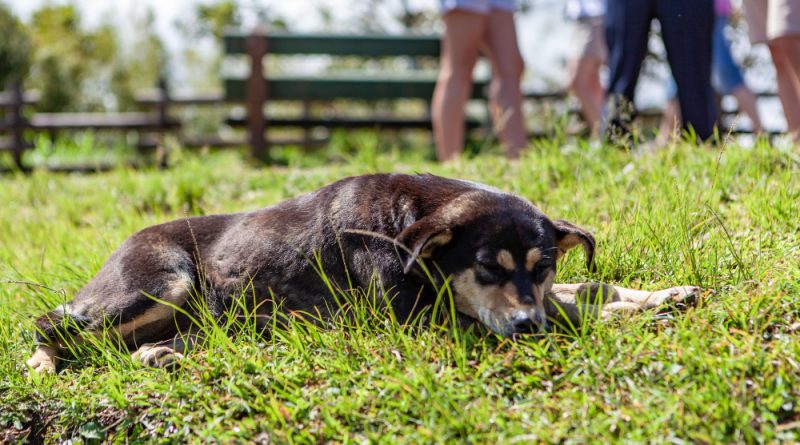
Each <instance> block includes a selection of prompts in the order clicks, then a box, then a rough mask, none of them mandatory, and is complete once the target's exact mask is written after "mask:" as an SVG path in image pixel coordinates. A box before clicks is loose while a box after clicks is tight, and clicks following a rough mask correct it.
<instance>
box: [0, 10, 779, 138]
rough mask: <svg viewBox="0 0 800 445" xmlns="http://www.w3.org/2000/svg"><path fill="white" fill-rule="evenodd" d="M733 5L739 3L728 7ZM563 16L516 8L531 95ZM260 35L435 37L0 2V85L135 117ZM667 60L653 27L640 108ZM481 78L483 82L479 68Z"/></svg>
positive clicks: (661, 80)
mask: <svg viewBox="0 0 800 445" xmlns="http://www.w3.org/2000/svg"><path fill="white" fill-rule="evenodd" d="M739 3H740V2H738V1H736V0H734V6H735V7H738V6H739ZM737 9H738V8H737ZM563 10H564V0H523V1H522V2H521V4H520V10H519V12H518V14H517V17H516V20H517V27H518V28H517V29H518V32H519V44H520V47H521V49H522V52H523V57H524V59H525V63H526V72H525V77H524V82H523V89H524V90H525V91H527V92H553V91H564V90H565V89H566V85H565V82H566V78H567V76H566V57H567V54H568V47H569V43H570V37H571V31H572V29H573V28H572V27H573V24H572V23H571V22H569V21H567V20H565V18H564V14H563V12H564V11H563ZM731 23H732V25H733V26H732V27H731V29H729V30H728V31H729V36H728V37H729V38H730V39H731V41H732V50H733V54H734V58H735V59H736V60H737V61H739V62H740V63H741V64H742V65H743V66H744V67H745V71H746V81H747V83H748V85H749V86H750V87H751V88H752V89H753V90H754V91H755V92H757V93H771V92H774V91H775V75H774V70H773V67H772V64H771V63H770V58H769V52H768V51H767V49H766V47H758V46H757V47H751V45H750V44H749V41H748V39H747V34H746V28H745V26H746V25H745V24H744V20H743V19H742V17H741V14H739V13H735V14H734V16H733V17H732V20H731ZM256 24H267V26H268V29H270V30H285V31H291V32H331V33H337V32H343V33H369V32H376V33H417V34H431V33H438V32H441V31H442V29H441V28H442V24H441V21H440V20H439V11H438V1H437V0H360V1H352V0H350V1H348V0H295V1H275V0H261V1H253V0H168V1H167V0H116V1H114V2H105V1H98V0H71V1H57V0H0V29H3V30H4V31H3V35H2V36H0V85H4V84H6V82H7V81H8V80H9V79H12V78H15V77H16V78H21V79H23V83H24V88H25V89H26V90H36V91H37V92H38V94H39V97H38V102H37V103H36V104H35V105H34V107H33V108H34V109H35V111H40V112H41V111H46V112H65V111H82V112H85V111H103V112H119V111H132V110H136V109H137V102H136V93H137V92H138V91H141V90H143V89H148V88H150V89H152V88H153V87H154V86H155V85H156V83H157V81H158V79H159V78H164V79H166V80H167V82H168V84H169V86H170V93H171V94H176V95H180V94H186V95H190V94H198V93H204V92H215V91H220V90H221V89H222V85H221V78H222V77H224V76H225V75H244V74H246V71H247V66H248V65H247V64H246V61H243V60H239V61H237V60H226V59H224V58H223V54H222V45H221V36H222V35H223V33H224V32H226V31H230V30H240V31H244V32H248V31H250V30H251V29H252V28H253V27H254V26H255V25H256ZM762 46H763V45H762ZM664 57H665V54H664V49H663V45H662V44H661V41H660V38H659V36H658V25H657V23H656V24H655V25H654V27H653V32H652V36H651V41H650V56H649V57H648V60H647V61H646V63H645V66H644V71H643V76H642V78H641V81H640V83H639V89H640V93H639V94H637V105H638V106H639V107H641V108H643V109H647V108H660V107H662V106H663V104H664V102H665V101H666V94H665V87H664V84H665V78H666V77H667V76H668V68H667V67H666V64H665V63H664ZM371 63H375V62H374V61H369V60H358V61H354V60H346V61H344V62H343V61H341V60H338V59H337V60H332V59H330V58H326V57H322V56H321V57H308V56H305V57H299V58H296V57H295V58H293V57H291V56H286V57H281V58H280V59H278V60H272V62H271V65H270V66H269V67H268V70H269V71H270V72H284V71H285V72H293V73H297V72H300V73H306V72H312V71H315V72H320V71H325V70H330V69H332V67H333V68H335V66H334V65H335V64H347V65H348V69H368V68H369V65H370V64H371ZM477 70H478V71H479V73H478V75H484V76H485V75H488V67H487V66H485V64H483V65H479V66H478V67H477ZM0 89H1V88H0ZM642 90H643V93H644V94H642ZM726 100H728V99H726ZM723 105H724V101H723ZM759 106H760V108H761V114H762V119H763V121H764V124H765V127H766V128H768V129H769V128H777V129H781V128H784V121H783V116H782V113H781V108H780V104H779V102H778V100H777V98H775V97H764V98H762V100H761V101H760V103H759ZM532 108H533V109H532ZM188 113H189V114H188V115H187V114H186V113H184V115H183V116H182V119H183V121H184V122H186V123H187V124H186V125H187V126H189V127H192V128H194V129H195V130H199V132H200V133H216V132H217V131H218V130H219V126H220V122H221V116H222V115H223V114H225V113H227V111H225V112H223V111H219V110H217V111H215V110H210V111H208V110H206V111H190V112H188ZM192 113H193V114H192ZM537 113H540V111H537V110H536V109H535V104H533V105H531V104H528V110H526V115H527V118H528V120H529V122H531V121H532V122H539V123H541V122H545V120H544V119H543V118H541V114H537ZM562 114H563V113H562Z"/></svg>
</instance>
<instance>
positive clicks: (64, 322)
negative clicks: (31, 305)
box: [35, 305, 92, 345]
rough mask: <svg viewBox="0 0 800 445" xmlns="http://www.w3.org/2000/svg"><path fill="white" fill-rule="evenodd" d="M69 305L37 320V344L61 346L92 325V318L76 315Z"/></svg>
mask: <svg viewBox="0 0 800 445" xmlns="http://www.w3.org/2000/svg"><path fill="white" fill-rule="evenodd" d="M69 309H70V308H69V306H68V305H64V306H61V307H58V308H56V309H54V310H52V311H50V312H48V313H46V314H44V315H42V316H40V317H39V318H37V319H36V322H35V325H36V328H35V329H36V333H35V334H36V342H37V343H39V344H51V345H55V344H59V343H64V342H65V341H66V340H67V339H69V338H72V337H73V336H75V335H76V334H77V333H79V332H80V331H83V330H85V329H86V328H87V327H88V326H89V325H91V324H92V319H91V318H90V317H87V316H84V315H80V314H76V313H74V312H72V311H70V310H69Z"/></svg>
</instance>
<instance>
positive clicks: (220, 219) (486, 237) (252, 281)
mask: <svg viewBox="0 0 800 445" xmlns="http://www.w3.org/2000/svg"><path fill="white" fill-rule="evenodd" d="M577 246H581V247H582V248H583V251H584V253H585V255H586V264H587V266H588V267H589V268H590V269H591V268H593V267H594V255H595V239H594V237H593V236H592V234H591V233H589V232H588V231H586V230H584V229H582V228H580V227H578V226H576V225H574V224H572V223H570V222H567V221H564V220H560V219H555V220H551V219H550V218H548V217H547V216H545V215H544V213H542V212H541V211H540V210H539V209H538V208H537V207H535V206H534V205H533V204H531V203H530V202H529V201H527V200H526V199H524V198H521V197H519V196H516V195H513V194H509V193H504V192H502V191H500V190H497V189H495V188H491V187H488V186H485V185H482V184H479V183H474V182H468V181H463V180H457V179H448V178H442V177H437V176H433V175H404V174H374V175H366V176H357V177H350V178H345V179H342V180H340V181H337V182H335V183H333V184H330V185H328V186H325V187H322V188H320V189H318V190H316V191H314V192H311V193H309V194H306V195H303V196H299V197H296V198H294V199H290V200H287V201H284V202H281V203H279V204H277V205H275V206H272V207H267V208H265V209H261V210H257V211H254V212H249V213H236V214H228V215H213V216H200V217H191V218H183V219H178V220H175V221H171V222H167V223H164V224H160V225H156V226H152V227H148V228H145V229H143V230H141V231H140V232H137V233H135V234H134V235H132V236H131V237H130V238H128V239H127V240H126V241H125V242H123V243H122V245H121V246H120V247H119V248H118V249H117V250H116V251H115V252H113V253H112V254H111V257H110V258H109V259H108V261H107V262H106V263H105V264H104V265H103V267H102V268H101V269H100V271H99V272H98V273H97V275H96V276H95V277H94V278H93V279H92V280H91V281H90V282H89V283H88V284H86V286H85V287H83V288H82V289H81V290H80V291H79V292H78V293H77V295H76V296H75V298H74V299H73V300H72V301H71V302H69V303H66V304H64V305H62V306H60V307H57V308H55V309H54V310H52V311H50V312H48V313H47V314H45V315H43V316H41V317H39V318H38V319H37V320H36V322H35V324H36V340H37V348H36V350H35V352H34V353H33V356H32V357H31V358H30V359H29V360H28V361H27V365H28V367H29V369H31V370H32V371H34V372H52V371H55V370H56V366H57V365H58V361H59V357H60V356H61V355H62V354H64V352H65V349H66V346H67V344H68V343H69V342H70V341H79V340H80V339H81V338H83V337H84V336H86V335H98V334H99V333H100V332H108V331H109V330H110V331H112V332H114V333H115V335H116V336H117V337H118V338H119V339H120V340H121V342H122V343H123V344H124V345H125V346H126V347H127V348H129V350H130V351H132V356H133V358H134V359H136V360H139V361H141V362H142V363H144V364H145V365H149V366H165V365H166V364H169V363H174V362H175V361H176V360H178V359H180V358H181V357H182V354H183V353H184V352H185V350H186V349H187V348H189V347H190V346H191V345H190V343H191V341H190V340H187V339H191V338H192V335H193V334H195V333H196V329H195V328H196V327H195V326H194V325H193V323H192V319H193V317H192V314H193V311H195V310H196V308H197V305H196V304H191V302H192V298H193V297H192V296H193V295H194V296H197V295H198V294H199V295H200V297H199V298H200V299H201V301H202V303H203V307H205V308H207V310H208V311H209V312H210V313H211V314H213V316H214V317H217V318H219V319H221V318H223V317H224V316H225V314H226V313H229V312H227V311H229V310H230V309H231V308H232V307H236V305H240V304H244V305H246V306H248V309H249V310H251V311H252V313H253V314H255V315H253V316H254V317H257V318H259V319H266V320H269V319H271V317H273V316H276V315H278V314H298V313H300V314H302V313H305V314H314V315H315V317H316V318H318V319H321V320H325V319H330V317H332V316H333V315H334V314H335V313H336V310H337V299H336V296H335V293H336V291H335V290H351V289H366V288H371V289H375V291H374V294H375V298H376V300H377V301H378V302H379V304H382V305H385V306H386V307H387V308H391V310H392V311H393V312H394V314H395V315H396V317H397V319H398V320H400V321H401V322H404V321H408V320H413V319H415V317H417V316H418V315H419V314H420V313H421V311H425V310H430V308H431V307H432V306H434V304H436V303H437V298H439V299H447V300H448V302H445V303H446V304H450V303H449V302H452V305H454V309H455V312H457V313H458V316H459V318H460V319H462V320H468V321H473V322H476V323H477V324H479V325H483V326H485V327H486V328H488V329H490V330H491V331H494V332H495V333H497V334H499V335H501V336H514V335H516V334H523V333H530V332H533V331H535V330H544V329H546V328H547V326H548V319H550V320H551V321H552V320H564V319H566V320H567V321H569V322H570V323H574V324H578V323H580V322H581V319H582V317H586V316H596V317H604V316H608V315H610V314H614V313H618V312H630V311H638V310H642V309H648V308H654V307H657V306H660V305H662V304H664V303H665V302H668V301H681V300H685V299H688V298H693V297H695V296H697V294H698V292H699V289H698V288H697V287H694V286H683V287H675V288H670V289H666V290H663V291H658V292H648V291H638V290H631V289H624V288H620V287H614V286H610V285H605V284H566V285H558V284H554V283H553V280H554V278H555V275H556V261H557V260H558V259H559V258H561V257H562V256H563V255H564V254H565V253H566V252H567V251H569V250H570V249H572V248H574V247H577ZM323 276H324V277H325V279H323ZM375 283H377V284H378V285H374V284H375ZM370 286H372V287H370ZM443 287H446V288H449V290H450V292H451V295H452V298H448V297H446V296H444V295H446V294H447V292H439V291H440V290H441V289H442V288H443ZM332 290H334V291H332ZM362 294H364V293H362ZM597 295H602V297H603V298H602V299H598V298H596V296H597ZM364 298H366V297H364Z"/></svg>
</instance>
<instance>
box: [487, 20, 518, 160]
mask: <svg viewBox="0 0 800 445" xmlns="http://www.w3.org/2000/svg"><path fill="white" fill-rule="evenodd" d="M486 43H487V47H488V53H489V54H490V57H491V61H492V71H493V73H494V75H493V76H492V84H491V86H490V88H491V89H492V93H491V94H490V96H491V97H492V98H493V99H494V100H493V102H494V103H493V104H492V105H491V109H492V121H493V122H494V126H495V130H496V131H497V133H498V135H499V136H500V140H501V142H502V143H503V146H504V148H505V150H506V154H507V155H508V157H509V158H511V159H516V158H518V157H519V155H520V152H521V151H522V149H524V148H525V147H526V146H527V145H528V137H527V134H526V131H525V120H524V118H523V116H522V91H521V89H520V82H521V80H522V71H523V70H524V68H525V65H524V63H523V61H522V55H521V54H520V52H519V47H518V46H517V32H516V28H515V25H514V14H513V13H512V12H511V11H504V10H500V9H492V10H491V12H490V13H489V21H488V25H487V30H486Z"/></svg>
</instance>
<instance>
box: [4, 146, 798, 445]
mask: <svg viewBox="0 0 800 445" xmlns="http://www.w3.org/2000/svg"><path fill="white" fill-rule="evenodd" d="M364 145H365V150H364V151H363V152H362V153H361V154H358V153H356V154H353V152H352V151H343V152H342V153H341V154H339V155H337V156H338V157H339V159H340V160H343V162H342V161H340V162H339V163H337V164H333V165H327V166H322V165H315V162H314V161H304V160H303V159H302V158H299V157H294V158H292V159H293V160H290V161H289V162H288V163H289V164H290V166H292V167H298V166H305V168H286V167H282V168H275V169H269V168H255V167H253V166H251V165H249V164H247V163H246V162H243V161H242V160H241V158H240V157H238V156H237V155H233V154H219V153H212V154H209V155H205V156H203V157H197V156H192V155H185V154H180V153H178V154H177V155H176V156H174V157H173V159H174V160H175V161H176V162H177V165H176V166H174V167H173V168H170V169H168V170H165V171H156V170H140V171H132V170H118V171H114V172H110V173H103V174H96V175H86V176H80V175H64V174H48V173H42V172H38V173H34V174H32V175H30V176H23V175H6V176H2V177H0V202H2V212H0V280H4V282H3V283H1V284H0V308H2V309H0V442H3V441H6V440H8V441H12V440H19V441H25V440H26V439H28V440H44V441H45V442H59V441H66V440H70V441H71V442H70V443H81V442H83V443H93V442H98V441H110V442H119V443H123V442H133V443H149V442H162V443H176V442H187V441H201V440H214V441H222V442H244V441H254V440H262V441H265V440H267V438H269V440H271V441H272V442H274V443H307V442H326V441H332V442H335V443H337V442H342V443H352V442H359V443H360V442H381V443H395V442H402V443H406V442H410V443H432V442H439V443H441V442H453V441H457V442H476V443H496V442H500V443H517V442H608V441H621V442H644V441H648V442H673V443H680V442H683V441H686V442H700V443H712V442H776V441H798V440H800V406H798V405H799V404H800V332H798V331H800V330H797V329H796V328H795V331H794V332H792V328H791V327H792V325H794V324H796V323H798V322H800V229H799V227H800V216H799V215H800V179H798V175H799V174H800V160H798V156H797V152H796V151H795V152H794V153H792V152H782V151H779V150H777V149H773V148H770V147H768V146H767V145H766V144H761V145H758V146H756V147H755V148H740V147H736V146H727V147H725V148H724V149H719V150H717V149H708V148H698V147H693V146H689V145H680V146H677V147H672V148H671V149H670V150H667V151H664V152H661V153H658V154H656V155H651V156H645V157H640V158H632V157H631V156H629V155H628V154H626V153H622V152H619V151H617V150H614V149H610V148H592V147H589V146H588V145H585V144H578V145H577V146H576V145H574V144H573V145H564V144H562V143H560V142H558V141H556V142H546V143H538V144H536V145H535V146H534V147H533V148H532V149H531V151H530V152H529V153H528V154H527V156H526V157H525V158H524V159H523V160H522V161H520V162H518V163H513V164H512V163H508V162H507V161H505V160H503V159H502V158H500V157H497V156H494V155H486V156H481V157H478V158H475V159H472V160H468V161H464V162H461V163H456V164H451V165H446V166H439V165H436V164H433V163H430V162H428V161H426V160H425V159H424V156H421V155H415V154H413V153H411V154H403V153H402V152H399V151H395V152H392V153H384V152H382V151H381V150H378V149H376V145H375V141H374V140H372V141H371V140H365V141H364ZM376 171H399V172H428V171H430V172H433V173H437V174H442V175H446V176H451V177H460V178H467V179H472V180H477V181H481V182H485V183H488V184H491V185H494V186H497V187H499V188H501V189H503V190H506V191H509V192H514V193H518V194H521V195H523V196H525V197H527V198H529V199H530V200H532V201H533V202H535V203H537V205H539V206H540V207H541V208H542V209H543V210H544V211H545V212H546V213H547V214H549V215H550V216H553V217H560V218H565V219H569V220H571V221H574V222H576V223H578V224H580V225H582V226H584V227H587V228H589V229H591V230H593V232H594V233H595V236H596V237H597V239H598V243H599V255H598V258H597V261H598V266H599V268H598V269H599V270H598V272H597V273H595V274H589V273H588V272H586V271H585V268H584V267H583V258H582V255H581V254H579V253H573V254H570V255H568V257H567V259H566V261H563V262H562V263H561V264H560V267H559V273H558V280H559V281H560V282H578V281H584V280H596V281H605V282H610V283H614V284H618V285H623V286H629V287H641V288H646V289H658V288H662V287H669V286H674V285H683V284H697V285H701V286H702V287H703V288H706V289H710V290H713V292H711V291H709V292H706V293H705V297H704V299H702V300H701V301H700V302H699V304H698V305H697V306H696V307H693V308H690V309H689V310H688V311H687V312H686V313H680V314H671V315H666V316H655V314H653V313H643V314H637V315H635V316H632V317H630V318H627V319H621V320H618V321H613V322H609V323H598V324H596V325H593V326H592V327H591V328H590V329H586V330H583V331H581V332H579V333H573V334H551V335H548V336H546V337H545V338H543V339H539V340H535V339H527V340H523V341H521V342H518V343H512V342H509V341H504V340H502V339H499V338H496V337H494V336H486V337H482V336H476V335H475V334H473V333H471V332H463V331H458V330H451V329H446V328H426V329H416V330H408V329H403V328H401V327H399V326H397V325H396V324H395V323H392V322H391V320H390V318H389V317H388V316H387V315H386V314H380V313H378V314H372V313H370V312H371V311H370V310H369V308H365V307H357V308H356V313H357V316H356V317H353V319H352V320H349V321H344V320H339V321H338V322H337V323H334V326H331V327H327V328H318V327H314V326H309V325H307V324H303V323H301V322H294V323H291V324H290V325H289V326H287V327H284V328H277V329H276V330H275V332H273V335H272V337H270V338H268V339H257V338H254V336H253V335H250V333H249V332H248V330H247V329H244V330H243V332H242V334H241V335H238V336H235V337H233V338H230V337H228V336H226V335H224V334H222V333H221V332H219V330H218V329H213V328H210V327H209V330H210V331H211V336H210V339H209V340H208V342H207V345H206V346H205V347H204V348H200V349H199V350H197V351H195V352H194V353H192V354H191V355H190V357H189V358H188V359H187V360H186V361H185V362H184V364H183V366H182V367H180V368H179V369H177V370H175V371H171V372H170V371H165V370H160V369H144V368H142V367H140V366H138V365H136V364H135V363H133V362H132V361H131V360H130V359H129V358H128V356H127V355H126V354H124V353H121V352H119V351H115V350H113V349H112V350H101V349H96V348H95V349H92V348H89V349H90V351H87V353H86V354H85V356H84V357H82V358H80V359H78V360H76V361H74V362H71V363H70V364H69V365H68V366H66V367H65V369H63V370H62V371H61V372H60V373H59V374H58V375H55V376H43V377H27V376H25V375H24V372H23V366H22V364H23V363H24V361H25V360H26V359H27V357H28V356H29V354H30V352H31V351H32V349H33V335H32V330H31V329H32V322H31V321H32V317H33V316H35V315H37V314H39V313H41V312H43V311H45V310H47V309H49V308H51V307H53V306H55V305H56V304H57V303H58V302H60V301H63V300H64V299H65V298H71V296H72V295H74V294H75V292H76V291H77V290H78V289H79V288H80V287H81V286H82V285H83V284H84V283H85V282H86V281H88V280H89V279H90V278H91V277H92V276H93V275H94V274H95V273H96V272H97V270H98V269H99V268H100V266H101V265H102V263H103V262H104V261H105V259H106V258H107V257H108V255H109V254H110V253H111V251H112V250H113V249H114V248H115V247H116V246H117V245H118V244H119V243H120V242H122V241H123V240H124V239H125V238H126V237H127V236H129V235H130V234H131V233H133V232H134V231H136V230H138V229H141V228H143V227H145V226H148V225H151V224H155V223H159V222H163V221H166V220H169V219H172V218H177V217H181V216H184V215H188V214H191V215H195V214H211V213H221V212H233V211H245V210H253V209H257V208H260V207H263V206H266V205H270V204H273V203H276V202H279V201H281V200H283V199H286V198H289V197H292V196H295V195H297V194H300V193H303V192H307V191H310V190H313V189H315V188H317V187H319V186H322V185H324V184H327V183H329V182H331V181H333V180H335V179H338V178H341V177H343V176H346V175H352V174H360V173H367V172H376ZM12 282H15V283H12ZM21 282H30V283H36V284H37V285H36V286H34V285H26V284H23V283H21ZM39 285H40V286H39Z"/></svg>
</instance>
